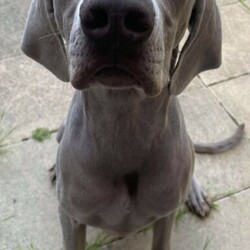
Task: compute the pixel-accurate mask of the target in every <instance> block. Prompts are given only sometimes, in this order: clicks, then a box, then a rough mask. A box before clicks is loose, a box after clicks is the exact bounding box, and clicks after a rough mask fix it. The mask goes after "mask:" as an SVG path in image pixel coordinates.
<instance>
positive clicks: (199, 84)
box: [185, 76, 205, 93]
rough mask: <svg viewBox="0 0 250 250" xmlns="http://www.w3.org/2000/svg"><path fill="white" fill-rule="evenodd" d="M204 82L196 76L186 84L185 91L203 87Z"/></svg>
mask: <svg viewBox="0 0 250 250" xmlns="http://www.w3.org/2000/svg"><path fill="white" fill-rule="evenodd" d="M204 87H205V86H204V84H203V83H202V81H201V80H200V78H199V77H198V76H197V77H195V78H194V79H193V81H192V82H191V83H190V84H189V85H188V86H187V88H186V89H185V93H186V92H189V91H193V90H197V89H201V88H204Z"/></svg>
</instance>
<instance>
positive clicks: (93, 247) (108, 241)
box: [86, 233, 122, 250]
mask: <svg viewBox="0 0 250 250" xmlns="http://www.w3.org/2000/svg"><path fill="white" fill-rule="evenodd" d="M121 239H122V237H115V238H110V236H108V235H107V234H104V233H100V234H98V235H97V237H96V238H95V239H94V240H93V241H91V242H90V243H87V246H86V250H100V249H101V248H102V247H103V246H111V245H112V244H113V243H114V242H116V241H118V240H121Z"/></svg>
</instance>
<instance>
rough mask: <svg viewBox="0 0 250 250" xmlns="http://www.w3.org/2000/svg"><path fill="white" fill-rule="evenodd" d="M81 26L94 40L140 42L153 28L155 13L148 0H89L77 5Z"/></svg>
mask: <svg viewBox="0 0 250 250" xmlns="http://www.w3.org/2000/svg"><path fill="white" fill-rule="evenodd" d="M80 19H81V27H82V30H83V32H84V34H85V35H86V37H87V38H89V39H92V41H94V42H98V41H99V42H102V43H103V42H106V43H111V44H113V43H114V42H119V43H122V42H123V43H129V44H131V43H135V44H136V43H140V42H143V41H146V40H147V39H148V38H149V36H150V35H151V33H152V31H153V28H154V19H155V12H154V7H153V5H152V3H151V1H150V0H140V1H137V0H119V1H113V0H103V1H99V0H92V1H84V2H83V4H82V6H81V8H80Z"/></svg>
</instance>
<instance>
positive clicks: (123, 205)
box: [59, 168, 191, 235]
mask: <svg viewBox="0 0 250 250" xmlns="http://www.w3.org/2000/svg"><path fill="white" fill-rule="evenodd" d="M158 170H159V169H158ZM167 170H168V172H166V171H167ZM170 170H171V169H167V168H165V171H164V168H161V171H159V172H157V170H155V171H153V172H151V171H148V173H147V174H146V172H147V171H145V172H143V174H140V173H138V176H137V180H136V181H137V183H136V184H135V183H131V182H133V180H130V182H129V181H127V180H126V179H125V178H122V177H121V178H117V179H113V178H107V177H106V178H104V177H98V175H96V174H95V175H92V176H91V175H89V176H81V175H79V176H74V182H67V183H66V182H65V183H63V185H62V188H63V192H61V195H60V194H59V199H60V204H61V206H62V208H63V209H64V210H65V211H66V212H67V213H69V214H70V215H71V216H72V217H73V218H75V219H76V220H77V221H78V222H80V223H82V224H87V225H91V226H95V227H99V228H102V229H104V230H107V231H110V232H115V233H118V234H119V235H126V234H128V233H130V232H133V231H136V230H139V229H140V228H142V227H143V226H145V225H146V224H148V223H151V222H153V221H154V220H156V219H159V218H161V217H164V216H167V215H168V214H170V213H172V212H173V211H175V210H176V209H177V208H178V206H179V205H180V204H181V203H182V202H183V201H184V199H185V196H186V191H187V185H188V182H189V179H190V177H189V175H190V176H191V171H178V169H176V170H177V171H170ZM179 170H180V169H179ZM185 172H186V173H185ZM67 178H69V176H68V175H67ZM131 178H133V177H131ZM61 181H63V178H62V179H61ZM183 182H186V185H183ZM181 183H182V184H181ZM129 185H134V186H133V187H129ZM130 188H134V190H132V191H133V192H131V190H130ZM59 189H60V184H59Z"/></svg>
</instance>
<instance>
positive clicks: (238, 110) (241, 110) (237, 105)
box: [209, 75, 250, 138]
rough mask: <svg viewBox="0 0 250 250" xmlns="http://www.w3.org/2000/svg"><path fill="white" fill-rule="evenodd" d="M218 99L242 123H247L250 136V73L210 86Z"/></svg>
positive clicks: (249, 136) (247, 131)
mask: <svg viewBox="0 0 250 250" xmlns="http://www.w3.org/2000/svg"><path fill="white" fill-rule="evenodd" d="M209 89H210V90H211V91H212V92H213V93H214V95H215V96H216V97H217V99H218V101H219V102H221V103H222V104H223V106H224V107H225V108H226V110H227V111H228V112H229V113H230V114H231V115H232V116H233V117H234V118H235V119H237V121H238V122H240V123H245V125H246V133H247V137H248V138H250V110H249V107H250V75H247V76H243V77H239V78H237V79H233V80H230V81H227V82H223V83H220V84H217V85H214V86H211V87H210V88H209Z"/></svg>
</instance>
